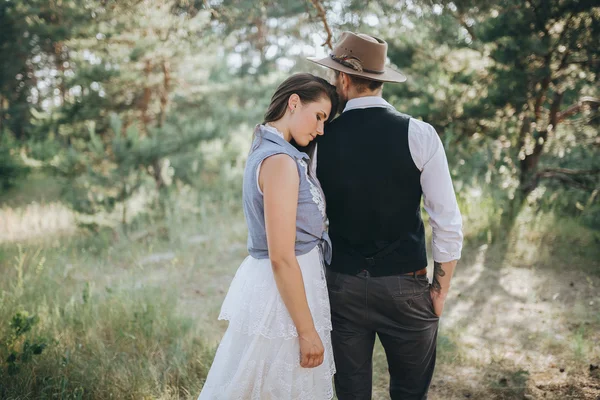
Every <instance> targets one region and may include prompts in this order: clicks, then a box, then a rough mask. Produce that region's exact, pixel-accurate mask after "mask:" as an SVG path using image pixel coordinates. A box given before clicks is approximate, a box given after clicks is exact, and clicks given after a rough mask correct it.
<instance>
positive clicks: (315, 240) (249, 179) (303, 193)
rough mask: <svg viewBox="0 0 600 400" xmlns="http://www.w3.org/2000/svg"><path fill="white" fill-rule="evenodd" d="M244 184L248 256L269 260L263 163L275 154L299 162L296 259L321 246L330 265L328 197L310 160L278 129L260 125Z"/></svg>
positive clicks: (245, 172) (247, 163)
mask: <svg viewBox="0 0 600 400" xmlns="http://www.w3.org/2000/svg"><path fill="white" fill-rule="evenodd" d="M254 133H255V138H254V141H253V143H252V148H251V150H250V155H249V156H248V161H247V162H246V169H245V171H244V183H243V195H242V198H243V205H244V215H245V216H246V222H247V224H248V252H249V253H250V255H251V256H252V257H254V258H258V259H265V258H269V250H268V248H267V233H266V228H265V203H264V199H263V195H262V193H261V191H260V189H259V186H258V172H259V167H260V166H261V163H262V162H263V161H264V160H265V159H266V158H267V157H270V156H273V155H275V154H287V155H288V156H290V157H292V158H293V159H294V161H296V165H297V167H298V175H299V177H300V185H299V190H298V210H297V212H296V246H295V248H296V255H297V256H299V255H302V254H306V253H308V252H309V251H311V250H312V249H314V248H315V246H321V250H322V251H323V258H324V259H325V261H326V262H327V263H330V262H331V240H330V239H329V235H328V234H327V217H326V214H325V200H324V199H325V197H324V195H323V191H322V190H321V185H320V184H319V181H318V180H317V178H316V176H315V175H314V174H313V173H312V172H309V164H310V158H309V157H308V155H307V154H306V153H303V152H301V151H299V150H298V149H296V148H295V147H294V146H292V144H291V143H289V142H287V141H286V140H285V139H284V138H283V137H281V136H280V134H279V133H278V132H277V130H275V128H273V127H270V126H264V125H257V126H256V129H255V131H254Z"/></svg>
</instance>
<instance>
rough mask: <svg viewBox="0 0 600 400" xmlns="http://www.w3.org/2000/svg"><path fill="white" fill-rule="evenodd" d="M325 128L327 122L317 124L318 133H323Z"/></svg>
mask: <svg viewBox="0 0 600 400" xmlns="http://www.w3.org/2000/svg"><path fill="white" fill-rule="evenodd" d="M324 129H325V124H324V123H323V122H319V124H318V125H317V135H322V134H323V133H325V132H324Z"/></svg>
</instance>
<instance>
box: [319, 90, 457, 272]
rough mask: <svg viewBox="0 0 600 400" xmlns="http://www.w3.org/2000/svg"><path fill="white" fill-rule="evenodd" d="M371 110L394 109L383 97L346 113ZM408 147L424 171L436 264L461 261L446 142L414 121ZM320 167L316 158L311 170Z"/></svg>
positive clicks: (355, 102) (353, 103)
mask: <svg viewBox="0 0 600 400" xmlns="http://www.w3.org/2000/svg"><path fill="white" fill-rule="evenodd" d="M370 107H389V108H392V109H394V107H393V106H392V105H391V104H390V103H388V102H387V101H385V100H384V99H383V98H381V97H378V96H367V97H359V98H356V99H351V100H349V101H348V103H347V104H346V108H344V111H342V112H346V111H348V110H354V109H359V108H370ZM326 134H327V132H326ZM408 147H409V150H410V155H411V157H412V159H413V162H414V163H415V165H416V167H417V168H418V169H419V171H421V189H422V190H423V206H424V208H425V211H427V214H429V223H430V225H431V228H432V231H433V243H432V244H433V246H432V249H433V260H434V261H437V262H449V261H453V260H458V259H460V255H461V251H462V242H463V233H462V217H461V215H460V210H459V209H458V204H457V203H456V195H455V194H454V187H453V186H452V178H451V177H450V170H449V169H448V160H447V159H446V152H445V151H444V146H443V145H442V141H441V140H440V137H439V136H438V134H437V132H436V131H435V129H434V128H433V127H432V126H431V125H429V124H428V123H426V122H423V121H419V120H418V119H414V118H411V119H410V122H409V125H408ZM316 167H317V157H316V156H315V157H314V162H313V163H312V165H311V169H313V170H316Z"/></svg>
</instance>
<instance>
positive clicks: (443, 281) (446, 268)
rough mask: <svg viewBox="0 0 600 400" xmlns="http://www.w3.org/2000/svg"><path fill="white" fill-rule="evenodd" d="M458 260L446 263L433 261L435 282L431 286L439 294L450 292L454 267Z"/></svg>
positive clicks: (443, 294)
mask: <svg viewBox="0 0 600 400" xmlns="http://www.w3.org/2000/svg"><path fill="white" fill-rule="evenodd" d="M457 262H458V260H454V261H449V262H445V263H439V262H437V261H435V262H434V263H433V282H432V283H431V286H432V288H433V290H434V291H435V292H437V294H439V295H442V296H445V295H446V294H448V290H449V289H450V280H452V275H453V274H454V268H456V263H457Z"/></svg>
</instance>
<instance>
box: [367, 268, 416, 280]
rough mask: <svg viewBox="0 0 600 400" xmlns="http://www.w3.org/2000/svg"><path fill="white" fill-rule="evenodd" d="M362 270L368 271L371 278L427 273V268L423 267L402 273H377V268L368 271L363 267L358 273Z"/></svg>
mask: <svg viewBox="0 0 600 400" xmlns="http://www.w3.org/2000/svg"><path fill="white" fill-rule="evenodd" d="M363 272H368V273H369V276H371V277H373V278H380V277H383V276H401V275H409V276H423V275H427V268H423V269H420V270H418V271H413V272H405V273H402V274H389V275H388V274H386V275H379V274H377V270H374V271H369V270H367V269H363V270H362V271H361V272H359V274H361V273H363Z"/></svg>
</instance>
